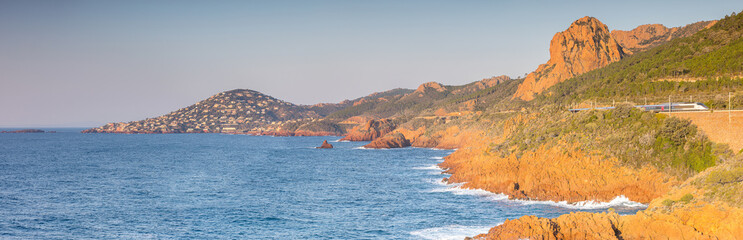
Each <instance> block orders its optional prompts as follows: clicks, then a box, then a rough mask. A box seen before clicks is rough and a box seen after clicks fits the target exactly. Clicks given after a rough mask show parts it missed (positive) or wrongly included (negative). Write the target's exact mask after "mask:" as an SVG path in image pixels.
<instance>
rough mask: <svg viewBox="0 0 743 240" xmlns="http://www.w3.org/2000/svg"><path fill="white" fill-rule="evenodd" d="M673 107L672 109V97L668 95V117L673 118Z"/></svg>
mask: <svg viewBox="0 0 743 240" xmlns="http://www.w3.org/2000/svg"><path fill="white" fill-rule="evenodd" d="M672 109H673V107H671V95H668V116H671V114H672V113H673V110H672Z"/></svg>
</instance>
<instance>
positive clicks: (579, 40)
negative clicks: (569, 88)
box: [513, 17, 627, 101]
mask: <svg viewBox="0 0 743 240" xmlns="http://www.w3.org/2000/svg"><path fill="white" fill-rule="evenodd" d="M626 55H627V54H626V53H625V52H624V50H623V49H622V47H621V46H620V45H619V43H617V41H616V40H614V38H612V36H611V34H610V32H609V28H608V27H607V26H606V25H604V24H603V23H601V22H600V21H599V20H598V19H596V18H593V17H583V18H581V19H578V20H577V21H575V22H573V23H572V24H571V25H570V27H569V28H568V29H567V30H565V31H563V32H559V33H557V34H555V36H554V37H553V38H552V41H551V42H550V59H549V61H547V63H545V64H542V65H539V67H538V68H537V70H536V71H534V72H532V73H530V74H528V75H527V76H526V79H524V82H523V83H522V84H521V85H519V87H518V90H517V91H516V93H515V94H514V96H513V98H514V99H516V98H519V99H522V100H526V101H529V100H532V99H534V95H535V94H539V93H541V92H543V91H544V90H545V89H547V88H549V87H551V86H553V85H555V84H557V83H559V82H562V81H564V80H566V79H569V78H571V77H573V76H576V75H578V74H581V73H585V72H588V71H590V70H593V69H596V68H600V67H603V66H606V65H608V64H609V63H612V62H615V61H619V60H620V59H622V57H624V56H626Z"/></svg>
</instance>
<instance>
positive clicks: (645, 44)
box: [611, 21, 717, 54]
mask: <svg viewBox="0 0 743 240" xmlns="http://www.w3.org/2000/svg"><path fill="white" fill-rule="evenodd" d="M715 23H717V21H703V22H696V23H692V24H689V25H686V26H683V27H674V28H667V27H666V26H663V25H662V24H646V25H641V26H639V27H637V28H635V29H632V30H630V31H622V30H613V31H611V36H612V37H613V38H614V39H616V40H617V42H619V45H621V46H622V47H623V48H624V50H625V52H626V53H629V54H632V53H637V52H641V51H644V50H646V49H648V48H652V47H655V46H658V45H660V44H662V43H665V42H668V41H671V40H673V39H675V38H680V37H688V36H691V35H693V34H694V33H696V32H698V31H700V30H703V29H706V28H709V27H712V25H715Z"/></svg>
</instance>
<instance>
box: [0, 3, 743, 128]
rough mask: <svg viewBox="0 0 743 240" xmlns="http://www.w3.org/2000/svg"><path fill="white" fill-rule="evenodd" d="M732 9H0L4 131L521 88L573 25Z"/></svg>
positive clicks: (687, 19) (721, 13)
mask: <svg viewBox="0 0 743 240" xmlns="http://www.w3.org/2000/svg"><path fill="white" fill-rule="evenodd" d="M741 10H743V2H741V1H740V0H735V1H715V0H710V1H596V0H594V1H436V0H428V1H413V0H406V1H353V0H347V1H310V0H303V1H280V0H271V1H269V0H266V1H188V0H173V1H164V0H149V1H137V0H127V1H109V0H90V1H75V0H65V1H57V0H48V1H34V0H18V1H8V0H0V127H94V126H98V125H102V124H105V123H107V122H125V121H134V120H141V119H144V118H148V117H157V116H160V115H163V114H167V113H169V112H171V111H174V110H177V109H179V108H183V107H186V106H189V105H191V104H194V103H196V102H198V101H201V100H203V99H206V98H208V97H209V96H211V95H214V94H217V93H219V92H223V91H228V90H231V89H236V88H247V89H252V90H256V91H260V92H263V93H265V94H268V95H270V96H273V97H276V98H279V99H282V100H285V101H289V102H292V103H295V104H315V103H321V102H340V101H343V100H345V99H354V98H358V97H361V96H365V95H368V94H370V93H373V92H379V91H385V90H389V89H392V88H416V87H417V86H418V85H420V84H421V83H424V82H430V81H435V82H440V83H443V84H446V85H461V84H466V83H469V82H473V81H478V80H481V79H483V78H488V77H492V76H499V75H508V76H511V77H514V78H515V77H520V76H523V75H524V74H525V73H528V72H531V71H533V70H534V69H536V68H537V66H538V65H539V64H541V63H544V62H546V61H547V60H548V59H549V52H548V50H549V41H550V40H551V39H552V36H553V35H554V34H555V33H557V32H560V31H563V30H565V29H566V28H567V27H568V26H570V23H572V22H573V21H575V20H577V19H579V18H581V17H583V16H593V17H596V18H598V19H599V20H600V21H602V22H603V23H604V24H606V25H607V26H608V27H609V29H612V30H613V29H620V30H630V29H633V28H635V27H637V26H639V25H642V24H650V23H660V24H663V25H666V26H668V27H676V26H683V25H686V24H689V23H693V22H697V21H702V20H715V19H720V18H723V17H725V15H727V14H730V13H732V12H739V11H741Z"/></svg>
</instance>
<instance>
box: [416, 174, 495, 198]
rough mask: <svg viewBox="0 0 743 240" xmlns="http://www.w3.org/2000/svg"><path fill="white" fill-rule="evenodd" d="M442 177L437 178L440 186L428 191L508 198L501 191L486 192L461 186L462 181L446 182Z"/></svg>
mask: <svg viewBox="0 0 743 240" xmlns="http://www.w3.org/2000/svg"><path fill="white" fill-rule="evenodd" d="M442 180H443V179H441V180H439V181H438V182H437V183H436V184H437V185H439V186H441V187H438V188H434V189H431V190H429V191H428V192H449V193H452V194H454V195H470V196H478V197H483V198H487V199H488V200H491V201H502V200H508V195H505V194H502V193H492V192H488V191H485V190H482V189H468V188H462V185H464V183H452V184H448V183H445V182H444V181H442Z"/></svg>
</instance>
